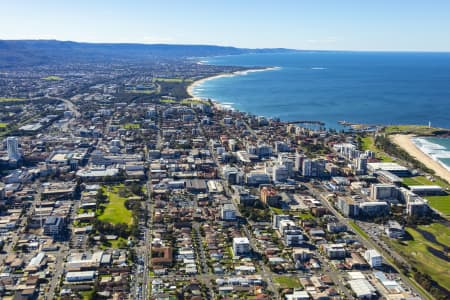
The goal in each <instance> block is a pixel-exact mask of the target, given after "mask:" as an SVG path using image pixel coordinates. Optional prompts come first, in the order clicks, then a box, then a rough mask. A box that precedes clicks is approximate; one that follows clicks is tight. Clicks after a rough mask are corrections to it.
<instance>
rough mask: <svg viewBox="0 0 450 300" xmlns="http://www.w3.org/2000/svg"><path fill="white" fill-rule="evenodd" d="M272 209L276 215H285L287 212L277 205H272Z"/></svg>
mask: <svg viewBox="0 0 450 300" xmlns="http://www.w3.org/2000/svg"><path fill="white" fill-rule="evenodd" d="M270 209H271V210H272V211H273V213H274V214H276V215H284V214H285V212H284V211H283V210H282V209H281V208H276V207H270Z"/></svg>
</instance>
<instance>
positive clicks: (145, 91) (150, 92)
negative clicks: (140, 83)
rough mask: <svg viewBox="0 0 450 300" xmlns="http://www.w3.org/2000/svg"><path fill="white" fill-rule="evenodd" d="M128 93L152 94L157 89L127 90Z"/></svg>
mask: <svg viewBox="0 0 450 300" xmlns="http://www.w3.org/2000/svg"><path fill="white" fill-rule="evenodd" d="M126 92H127V93H130V94H145V95H151V94H154V93H156V90H127V91H126Z"/></svg>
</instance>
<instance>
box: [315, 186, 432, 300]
mask: <svg viewBox="0 0 450 300" xmlns="http://www.w3.org/2000/svg"><path fill="white" fill-rule="evenodd" d="M306 186H307V187H308V189H309V191H310V192H311V194H312V195H313V196H314V197H315V198H317V199H319V200H320V201H321V202H322V204H323V205H324V206H325V207H326V208H327V209H328V210H329V211H331V212H332V213H333V215H334V216H335V217H336V218H338V220H339V221H340V222H341V223H343V224H345V225H346V226H347V228H349V229H350V228H351V229H352V230H353V232H354V233H355V234H356V235H357V236H358V238H359V241H360V242H361V243H362V244H363V246H364V247H365V248H367V249H375V250H377V251H378V252H379V253H380V254H381V255H382V256H383V259H384V261H386V262H389V264H390V265H391V266H392V267H393V268H394V269H395V270H396V271H397V273H398V274H399V276H400V278H401V279H402V280H403V282H404V283H406V284H408V285H409V287H410V288H411V290H413V291H415V292H416V293H417V294H419V295H420V296H421V297H422V298H424V299H434V297H433V296H431V295H430V294H429V293H428V292H427V291H425V290H424V289H422V288H421V287H420V286H419V284H418V283H416V282H415V281H413V280H412V279H411V278H409V277H407V276H406V275H404V274H403V272H402V271H401V270H400V269H399V268H398V267H397V266H396V265H395V264H394V263H393V262H392V259H391V255H389V254H388V253H387V252H386V251H384V250H383V249H381V247H379V246H378V245H377V244H375V243H374V242H373V241H371V240H369V239H367V238H366V237H365V236H363V235H362V234H360V233H359V232H358V231H357V230H354V228H353V224H350V222H349V221H350V220H349V219H347V218H344V217H343V216H342V215H341V214H340V213H339V212H338V211H337V210H336V209H335V208H334V207H333V206H332V205H331V204H330V203H329V202H328V200H327V199H326V197H325V196H324V194H323V193H321V192H318V191H316V189H315V188H314V187H313V186H312V185H311V184H306Z"/></svg>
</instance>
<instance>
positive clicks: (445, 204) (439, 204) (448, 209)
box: [425, 195, 450, 217]
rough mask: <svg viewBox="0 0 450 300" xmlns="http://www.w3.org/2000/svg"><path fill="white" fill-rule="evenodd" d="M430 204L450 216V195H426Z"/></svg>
mask: <svg viewBox="0 0 450 300" xmlns="http://www.w3.org/2000/svg"><path fill="white" fill-rule="evenodd" d="M425 199H427V200H428V204H429V205H430V206H431V207H432V208H434V209H437V210H438V211H440V212H442V213H443V214H444V215H446V216H447V217H450V195H445V196H426V197H425Z"/></svg>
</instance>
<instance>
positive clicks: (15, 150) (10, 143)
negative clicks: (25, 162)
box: [6, 136, 21, 159]
mask: <svg viewBox="0 0 450 300" xmlns="http://www.w3.org/2000/svg"><path fill="white" fill-rule="evenodd" d="M6 148H7V150H8V158H9V159H20V156H21V155H20V152H19V141H18V140H17V138H16V137H14V136H10V137H8V138H7V139H6Z"/></svg>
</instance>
